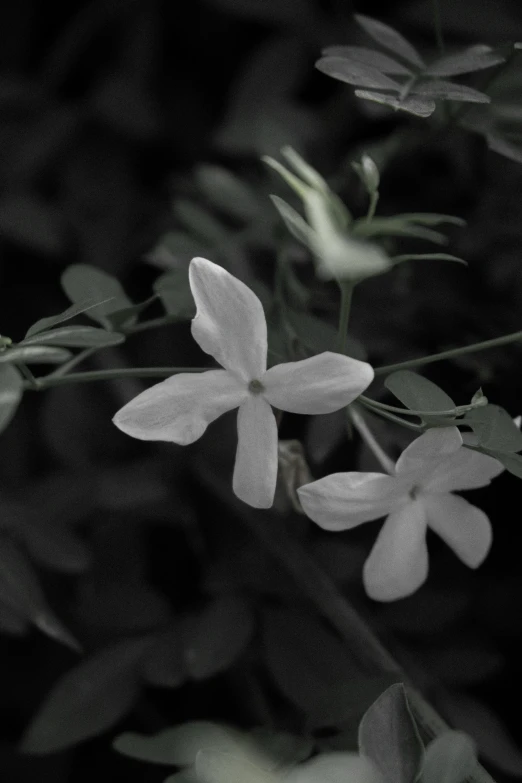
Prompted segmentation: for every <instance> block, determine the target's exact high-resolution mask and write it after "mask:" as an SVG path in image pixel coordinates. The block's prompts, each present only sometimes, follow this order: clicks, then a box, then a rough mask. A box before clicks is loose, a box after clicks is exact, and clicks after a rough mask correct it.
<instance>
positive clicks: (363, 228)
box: [352, 215, 448, 245]
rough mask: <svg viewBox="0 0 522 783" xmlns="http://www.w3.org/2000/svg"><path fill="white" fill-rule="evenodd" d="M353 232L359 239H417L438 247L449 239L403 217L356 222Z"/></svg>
mask: <svg viewBox="0 0 522 783" xmlns="http://www.w3.org/2000/svg"><path fill="white" fill-rule="evenodd" d="M352 231H353V234H354V235H355V236H358V237H374V236H388V237H415V238H417V239H426V240H427V241H428V242H434V243H436V244H438V245H444V244H447V242H448V239H447V237H445V236H444V234H441V233H440V232H439V231H433V230H432V229H431V228H425V227H424V226H418V225H415V224H413V223H411V222H408V220H405V219H404V218H403V217H402V215H398V216H397V217H393V218H386V217H383V218H374V219H373V220H371V221H370V222H369V223H368V222H366V221H365V220H356V221H355V222H354V224H353V229H352Z"/></svg>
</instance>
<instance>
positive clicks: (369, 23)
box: [355, 14, 424, 68]
mask: <svg viewBox="0 0 522 783" xmlns="http://www.w3.org/2000/svg"><path fill="white" fill-rule="evenodd" d="M355 20H356V21H357V23H358V24H360V25H361V27H362V28H363V29H364V30H365V31H366V32H367V33H368V35H369V36H371V37H372V38H373V39H374V41H377V43H380V44H381V46H384V48H385V49H389V50H390V51H391V52H393V53H394V54H395V55H398V56H399V57H402V58H403V59H404V60H407V61H408V62H410V63H412V64H413V65H416V66H417V67H418V68H424V62H423V60H422V57H421V56H420V54H419V53H418V51H417V50H416V49H415V47H413V46H412V45H411V43H410V42H409V41H407V40H406V38H404V36H402V35H401V34H400V33H398V32H397V30H394V29H393V27H390V26H389V25H387V24H384V23H383V22H380V21H379V20H378V19H372V18H371V17H369V16H363V15H362V14H355Z"/></svg>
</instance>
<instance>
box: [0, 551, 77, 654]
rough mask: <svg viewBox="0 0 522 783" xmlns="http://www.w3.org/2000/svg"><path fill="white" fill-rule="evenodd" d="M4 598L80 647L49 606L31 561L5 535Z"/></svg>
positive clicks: (0, 596) (0, 587)
mask: <svg viewBox="0 0 522 783" xmlns="http://www.w3.org/2000/svg"><path fill="white" fill-rule="evenodd" d="M0 600H1V601H2V602H4V603H5V604H6V605H7V606H8V607H10V608H11V609H13V610H14V611H15V612H17V613H18V614H20V615H21V616H22V617H24V618H26V619H27V620H29V621H30V622H31V623H33V625H35V626H36V627H37V628H39V629H40V630H41V631H43V633H45V634H47V635H48V636H51V637H52V638H53V639H56V640H57V641H60V642H62V643H63V644H66V645H68V646H69V647H73V648H74V649H77V648H78V644H77V642H76V640H75V639H73V637H72V636H71V634H70V633H69V632H68V631H67V629H66V628H64V626H63V625H62V623H61V622H60V620H58V618H57V617H56V616H55V615H54V614H53V613H52V611H51V610H50V609H49V607H48V605H47V602H46V600H45V598H44V595H43V592H42V589H41V587H40V584H39V582H38V578H37V576H36V574H35V573H34V571H33V569H32V567H31V564H30V562H29V560H28V559H27V558H26V556H25V555H24V554H23V553H22V551H21V550H20V549H19V547H18V546H16V544H14V543H12V542H11V541H10V540H9V539H7V538H5V537H3V538H2V541H1V546H0Z"/></svg>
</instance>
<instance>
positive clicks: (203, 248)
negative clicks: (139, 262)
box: [145, 231, 212, 269]
mask: <svg viewBox="0 0 522 783" xmlns="http://www.w3.org/2000/svg"><path fill="white" fill-rule="evenodd" d="M211 244H212V243H211ZM211 254H212V251H211V248H210V247H208V246H207V245H205V243H203V242H201V241H200V240H198V239H194V237H191V236H189V235H188V234H187V233H185V232H183V231H169V232H167V233H166V234H165V235H164V236H163V237H162V238H161V239H160V241H159V242H158V243H157V244H156V245H155V246H154V247H153V248H152V250H150V251H149V252H148V253H147V254H146V255H145V258H146V260H147V261H148V262H149V263H151V264H154V266H159V267H161V268H162V269H169V268H171V267H178V266H179V267H181V268H184V269H188V265H189V262H190V260H191V259H192V258H195V257H196V256H203V258H209V256H210V255H211Z"/></svg>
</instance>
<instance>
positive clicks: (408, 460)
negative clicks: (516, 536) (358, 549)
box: [297, 427, 504, 601]
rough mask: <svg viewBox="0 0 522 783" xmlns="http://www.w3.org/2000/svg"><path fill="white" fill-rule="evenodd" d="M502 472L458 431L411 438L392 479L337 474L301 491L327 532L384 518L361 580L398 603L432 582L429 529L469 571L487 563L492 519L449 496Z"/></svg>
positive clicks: (376, 595)
mask: <svg viewBox="0 0 522 783" xmlns="http://www.w3.org/2000/svg"><path fill="white" fill-rule="evenodd" d="M464 438H466V436H464ZM503 469H504V468H503V466H502V465H501V464H500V462H499V461H498V460H496V459H494V458H493V457H489V456H488V455H486V454H482V453H480V452H477V451H472V450H471V449H467V448H465V446H464V443H463V439H462V436H461V434H460V432H459V430H458V429H457V427H443V428H435V429H430V430H427V431H426V432H424V433H423V434H422V435H421V436H420V437H419V438H417V439H416V440H414V441H413V443H411V444H410V445H409V446H408V447H407V448H406V449H405V450H404V451H403V453H402V454H401V456H400V457H399V459H398V461H397V464H396V466H395V474H394V475H391V476H389V475H385V474H383V473H358V472H352V473H334V474H332V475H330V476H326V477H325V478H322V479H319V480H318V481H314V482H312V483H311V484H306V485H304V486H302V487H300V488H299V489H298V490H297V493H298V495H299V499H300V501H301V505H302V506H303V509H304V511H305V513H306V514H307V516H309V517H310V519H312V520H313V521H314V522H317V524H318V525H320V526H321V527H323V528H325V529H326V530H337V531H338V530H347V529H349V528H353V527H356V525H360V524H361V523H362V522H370V521H371V520H375V519H379V518H380V517H384V516H386V520H385V522H384V524H383V526H382V528H381V530H380V533H379V535H378V537H377V540H376V542H375V545H374V547H373V549H372V551H371V553H370V556H369V558H368V559H367V561H366V563H365V564H364V571H363V579H364V585H365V588H366V592H367V593H368V595H369V596H370V597H371V598H374V599H375V600H377V601H394V600H396V599H398V598H404V597H406V596H407V595H411V593H413V592H415V590H417V588H419V587H420V586H421V585H422V584H423V582H424V581H425V580H426V578H427V575H428V550H427V546H426V533H427V529H428V527H429V528H431V529H432V530H433V531H435V533H437V534H438V535H439V536H440V537H441V538H442V539H443V540H444V541H445V542H446V544H447V545H448V546H449V547H451V549H453V551H454V552H455V554H456V555H457V556H458V557H459V558H460V559H461V560H462V561H463V562H464V563H465V564H466V565H467V566H469V567H470V568H477V566H479V565H480V564H481V563H482V561H483V560H484V558H485V557H486V555H487V553H488V551H489V548H490V546H491V538H492V534H491V524H490V521H489V519H488V517H487V516H486V514H485V513H484V512H483V511H481V510H480V509H478V508H476V507H475V506H473V505H471V503H468V501H467V500H464V498H462V497H459V496H458V495H453V494H452V492H453V491H454V490H468V489H476V488H478V487H484V486H486V485H487V484H489V482H490V481H491V479H492V478H494V477H495V476H498V474H499V473H501V472H502V471H503Z"/></svg>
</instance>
